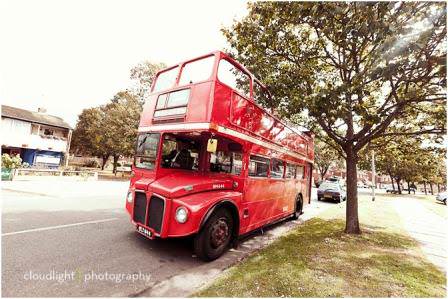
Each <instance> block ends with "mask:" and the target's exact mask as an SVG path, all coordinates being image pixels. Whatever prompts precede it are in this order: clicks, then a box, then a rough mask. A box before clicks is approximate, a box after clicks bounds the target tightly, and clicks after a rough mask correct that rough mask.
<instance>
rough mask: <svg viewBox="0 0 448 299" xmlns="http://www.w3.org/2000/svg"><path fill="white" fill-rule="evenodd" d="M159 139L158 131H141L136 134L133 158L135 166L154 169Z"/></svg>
mask: <svg viewBox="0 0 448 299" xmlns="http://www.w3.org/2000/svg"><path fill="white" fill-rule="evenodd" d="M159 139H160V134H159V133H143V134H140V135H138V138H137V150H136V153H135V160H134V164H135V167H137V168H143V169H149V170H151V169H154V166H155V162H156V157H157V148H158V146H159Z"/></svg>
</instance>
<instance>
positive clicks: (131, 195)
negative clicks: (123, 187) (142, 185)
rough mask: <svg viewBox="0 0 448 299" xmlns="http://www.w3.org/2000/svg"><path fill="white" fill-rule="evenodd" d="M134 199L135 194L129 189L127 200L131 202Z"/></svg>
mask: <svg viewBox="0 0 448 299" xmlns="http://www.w3.org/2000/svg"><path fill="white" fill-rule="evenodd" d="M133 199H134V194H133V192H132V191H129V192H128V196H127V197H126V200H127V201H128V202H129V203H131V202H132V200H133Z"/></svg>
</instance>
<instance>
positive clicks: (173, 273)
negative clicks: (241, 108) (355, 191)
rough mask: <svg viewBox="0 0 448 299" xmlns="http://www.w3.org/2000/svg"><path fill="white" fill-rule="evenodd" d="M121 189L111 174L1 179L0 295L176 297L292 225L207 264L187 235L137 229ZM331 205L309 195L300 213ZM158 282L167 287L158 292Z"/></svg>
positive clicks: (123, 185) (124, 184) (125, 185)
mask: <svg viewBox="0 0 448 299" xmlns="http://www.w3.org/2000/svg"><path fill="white" fill-rule="evenodd" d="M127 188H128V183H127V182H110V181H98V182H3V186H2V198H3V215H2V216H3V217H2V245H3V246H2V269H3V271H2V295H3V296H5V297H17V296H20V297H30V296H38V297H65V296H82V297H90V296H117V297H118V296H139V295H142V296H152V295H154V294H156V295H157V294H158V295H165V296H170V295H172V296H179V295H182V294H184V293H182V292H183V290H184V289H188V287H190V288H191V285H189V286H188V284H190V283H191V281H193V280H194V279H196V283H197V284H198V285H199V284H201V283H202V282H203V281H201V280H204V279H209V277H210V276H207V275H209V274H210V273H212V274H213V273H215V274H216V273H218V272H220V271H222V269H225V268H226V267H228V265H229V264H232V263H234V262H236V261H237V260H238V259H239V258H241V257H242V256H244V254H247V253H248V252H250V251H251V250H254V248H256V246H262V245H263V244H265V243H266V239H273V238H274V237H275V235H276V234H277V235H278V234H281V233H283V231H284V230H285V229H286V228H288V227H292V226H293V225H297V224H298V222H296V223H295V224H294V222H287V223H283V224H281V225H279V226H277V227H276V228H274V229H272V231H271V232H269V233H268V234H265V235H264V236H260V235H256V236H254V237H252V238H249V239H248V240H246V241H244V243H243V244H242V246H241V247H240V248H241V249H240V250H232V251H230V252H228V253H227V254H225V255H224V256H223V257H221V258H220V259H218V260H217V261H214V262H212V263H208V264H206V263H204V262H202V261H200V260H199V259H197V258H196V257H195V256H194V254H193V251H192V242H191V240H190V239H171V240H152V241H151V240H147V239H145V238H144V237H142V236H140V235H139V234H137V233H136V232H135V231H134V229H133V227H132V225H131V224H130V221H129V218H128V215H127V214H126V213H125V210H124V196H125V194H126V191H127ZM332 205H333V204H332V203H326V202H317V201H315V200H313V203H312V205H311V206H310V208H309V209H308V210H307V211H306V212H305V214H304V216H306V217H307V218H310V217H312V216H313V215H314V214H316V213H318V212H320V211H322V210H324V209H326V208H327V207H330V206H332ZM204 273H205V274H204ZM207 273H208V274H207ZM206 274H207V275H206ZM176 277H183V279H180V280H175V279H173V278H176ZM169 279H171V280H170V281H175V284H176V287H173V286H172V285H170V284H167V283H165V282H167V281H169ZM183 284H187V285H185V286H183ZM158 286H163V287H164V288H165V290H164V291H163V292H162V291H161V292H157V291H158V290H154V288H157V287H158ZM176 290H177V292H176Z"/></svg>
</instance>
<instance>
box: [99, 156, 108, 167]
mask: <svg viewBox="0 0 448 299" xmlns="http://www.w3.org/2000/svg"><path fill="white" fill-rule="evenodd" d="M101 158H102V159H103V162H102V163H101V170H104V167H105V166H106V163H107V160H109V155H103V156H102V157H101Z"/></svg>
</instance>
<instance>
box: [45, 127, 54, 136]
mask: <svg viewBox="0 0 448 299" xmlns="http://www.w3.org/2000/svg"><path fill="white" fill-rule="evenodd" d="M44 135H45V136H53V135H54V130H52V129H48V128H45V129H44Z"/></svg>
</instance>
